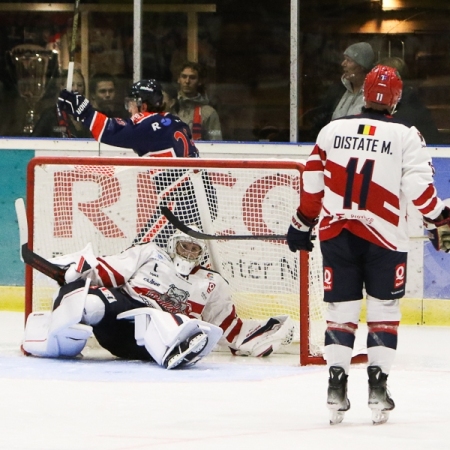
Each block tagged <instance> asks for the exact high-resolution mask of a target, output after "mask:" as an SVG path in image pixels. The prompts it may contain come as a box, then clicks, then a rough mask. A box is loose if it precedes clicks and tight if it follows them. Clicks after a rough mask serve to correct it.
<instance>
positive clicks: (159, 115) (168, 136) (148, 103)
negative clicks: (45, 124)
mask: <svg viewBox="0 0 450 450" xmlns="http://www.w3.org/2000/svg"><path fill="white" fill-rule="evenodd" d="M125 103H126V104H125V107H126V109H127V110H128V111H129V112H130V115H131V118H130V119H128V120H123V119H121V118H119V117H115V118H109V117H107V116H106V115H105V114H103V113H101V112H100V111H97V110H96V109H95V108H94V107H93V106H92V105H91V103H90V102H89V100H88V99H87V98H85V97H84V96H83V95H81V94H79V93H78V92H72V91H68V90H66V89H63V90H62V91H61V92H60V94H59V98H58V105H59V107H60V108H61V110H63V111H66V112H67V113H68V114H70V115H72V116H74V117H75V119H76V120H77V121H80V122H82V123H83V125H84V126H85V127H86V128H88V129H89V130H90V131H91V133H92V136H93V137H94V139H96V140H97V141H99V142H103V143H105V144H109V145H114V146H116V147H123V148H131V149H133V151H134V152H135V153H137V154H138V155H139V156H164V157H185V158H187V157H191V158H192V157H193V158H195V157H198V150H197V148H196V146H195V144H194V142H193V141H192V134H191V131H190V129H189V126H188V125H186V124H185V123H184V122H183V121H182V120H181V119H180V118H179V117H178V116H175V115H173V114H170V113H167V112H164V103H163V93H162V88H161V84H160V83H159V82H158V81H156V80H141V81H138V82H137V83H134V84H133V86H132V87H131V90H130V93H129V96H128V97H127V98H126V99H125Z"/></svg>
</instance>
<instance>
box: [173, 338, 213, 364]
mask: <svg viewBox="0 0 450 450" xmlns="http://www.w3.org/2000/svg"><path fill="white" fill-rule="evenodd" d="M207 342H208V336H207V335H206V334H202V335H200V336H198V337H197V338H196V339H194V340H193V341H192V342H191V346H190V347H189V348H188V349H187V350H186V351H184V352H183V353H180V354H178V355H175V356H172V358H170V360H169V362H168V364H167V369H168V370H170V369H175V367H177V366H179V365H180V364H181V363H182V362H183V360H184V358H185V357H186V356H187V355H188V354H189V353H200V352H201V351H202V350H203V348H204V347H205V346H206V343H207Z"/></svg>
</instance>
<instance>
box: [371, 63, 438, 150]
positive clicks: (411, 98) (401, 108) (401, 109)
mask: <svg viewBox="0 0 450 450" xmlns="http://www.w3.org/2000/svg"><path fill="white" fill-rule="evenodd" d="M377 64H380V65H383V66H388V67H392V68H394V69H397V72H398V73H399V74H400V76H401V77H402V80H403V92H402V97H401V99H400V101H399V102H398V104H397V108H396V110H395V112H394V115H395V117H396V118H397V119H399V120H401V121H402V122H407V123H409V124H410V125H414V126H415V127H416V128H417V129H418V130H419V131H420V133H421V134H422V136H423V137H424V139H425V142H426V143H427V144H435V145H437V144H441V143H442V138H441V135H440V134H439V130H438V128H437V126H436V124H435V123H434V120H433V117H432V115H431V112H430V110H429V109H428V108H427V107H426V106H425V105H424V104H423V103H422V101H421V100H420V97H419V94H418V92H417V91H416V89H415V88H414V87H412V86H411V85H409V84H408V81H405V79H406V80H407V79H408V68H407V66H406V63H405V61H404V60H403V59H402V58H398V57H387V58H382V59H380V61H378V63H377Z"/></svg>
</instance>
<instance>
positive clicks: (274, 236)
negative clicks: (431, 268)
mask: <svg viewBox="0 0 450 450" xmlns="http://www.w3.org/2000/svg"><path fill="white" fill-rule="evenodd" d="M160 209H161V212H162V213H163V215H164V217H165V218H166V219H167V220H168V221H169V222H170V223H171V224H172V225H173V226H174V227H175V228H177V229H178V230H180V231H182V232H183V233H185V234H187V235H188V236H192V237H194V238H197V239H203V240H205V241H208V240H209V241H211V240H232V239H234V240H241V241H242V240H245V239H249V240H250V239H255V240H258V239H259V240H269V239H272V240H276V241H280V240H285V239H286V235H285V234H259V235H258V234H256V235H255V234H226V235H220V234H207V233H202V232H199V231H195V230H193V229H191V228H189V227H188V226H187V225H186V224H184V223H183V222H182V221H181V220H180V219H178V217H175V215H174V214H173V213H172V211H171V210H170V209H169V208H167V206H161V207H160ZM311 239H312V240H313V241H314V240H316V239H317V236H314V235H313V236H311ZM409 239H412V240H414V241H425V242H426V241H428V240H429V238H428V236H409Z"/></svg>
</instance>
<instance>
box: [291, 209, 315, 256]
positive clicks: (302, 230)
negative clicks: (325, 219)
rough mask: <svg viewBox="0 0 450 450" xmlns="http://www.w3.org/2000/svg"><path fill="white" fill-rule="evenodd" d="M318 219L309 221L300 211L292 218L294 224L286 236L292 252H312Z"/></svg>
mask: <svg viewBox="0 0 450 450" xmlns="http://www.w3.org/2000/svg"><path fill="white" fill-rule="evenodd" d="M317 222H318V219H314V220H309V219H307V218H306V217H305V216H304V215H303V214H302V213H301V212H300V211H297V213H296V214H294V215H293V216H292V223H291V226H290V227H289V230H288V232H287V235H286V240H287V243H288V246H289V250H290V251H291V252H294V253H295V252H296V251H297V250H306V251H307V252H310V251H312V249H313V248H314V244H313V243H312V237H311V235H312V230H313V228H314V227H315V226H316V225H317Z"/></svg>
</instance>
